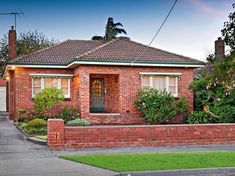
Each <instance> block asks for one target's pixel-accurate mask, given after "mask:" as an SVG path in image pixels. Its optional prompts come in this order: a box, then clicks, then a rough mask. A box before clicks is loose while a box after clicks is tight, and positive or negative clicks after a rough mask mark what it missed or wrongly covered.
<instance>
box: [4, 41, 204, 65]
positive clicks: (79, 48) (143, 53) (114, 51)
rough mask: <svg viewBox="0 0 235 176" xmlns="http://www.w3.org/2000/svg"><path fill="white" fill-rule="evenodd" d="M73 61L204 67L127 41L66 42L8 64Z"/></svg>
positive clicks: (196, 62)
mask: <svg viewBox="0 0 235 176" xmlns="http://www.w3.org/2000/svg"><path fill="white" fill-rule="evenodd" d="M73 61H97V62H99V61H102V62H105V61H107V62H133V61H134V62H135V63H138V62H139V63H142V62H145V63H166V64H167V63H178V64H203V62H201V61H198V60H195V59H192V58H189V57H185V56H181V55H178V54H174V53H170V52H167V51H164V50H160V49H156V48H153V47H148V46H146V45H143V44H140V43H137V42H134V41H131V40H127V39H116V40H113V41H111V42H109V43H105V44H103V43H101V42H99V41H84V40H67V41H65V42H62V43H60V44H58V45H55V46H53V47H49V48H46V49H44V50H40V51H38V52H35V53H32V54H29V55H25V56H22V57H19V58H16V59H14V60H12V61H10V62H9V63H10V64H42V65H43V64H53V65H68V64H69V63H71V62H73Z"/></svg>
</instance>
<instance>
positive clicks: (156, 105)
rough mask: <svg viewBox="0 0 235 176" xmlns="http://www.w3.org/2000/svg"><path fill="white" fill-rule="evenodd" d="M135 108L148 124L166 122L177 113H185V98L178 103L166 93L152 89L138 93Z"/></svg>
mask: <svg viewBox="0 0 235 176" xmlns="http://www.w3.org/2000/svg"><path fill="white" fill-rule="evenodd" d="M178 103H179V107H180V108H179V109H178ZM135 106H136V108H137V109H138V110H140V111H141V112H142V113H143V118H144V119H145V120H146V121H147V123H149V124H160V123H164V122H167V121H169V120H170V119H171V118H172V117H174V116H175V115H176V114H177V113H178V112H185V111H187V101H186V99H185V98H180V101H179V102H177V101H176V100H175V98H174V97H173V96H172V95H171V94H169V93H167V92H166V91H163V92H160V91H158V90H156V89H152V88H150V89H143V90H141V91H140V92H139V93H138V95H137V100H136V101H135Z"/></svg>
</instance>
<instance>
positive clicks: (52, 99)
mask: <svg viewBox="0 0 235 176" xmlns="http://www.w3.org/2000/svg"><path fill="white" fill-rule="evenodd" d="M63 100H64V94H63V91H62V90H60V89H57V88H55V87H50V88H45V89H43V90H42V91H41V92H39V93H38V94H37V95H36V96H35V97H34V108H35V114H36V116H39V117H44V115H45V114H44V113H46V112H47V111H49V110H51V109H53V108H54V107H55V106H56V105H57V104H59V103H61V102H62V101H63Z"/></svg>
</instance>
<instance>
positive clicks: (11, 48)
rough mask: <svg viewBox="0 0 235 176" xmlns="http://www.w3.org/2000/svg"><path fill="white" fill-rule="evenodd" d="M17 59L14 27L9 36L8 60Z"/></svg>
mask: <svg viewBox="0 0 235 176" xmlns="http://www.w3.org/2000/svg"><path fill="white" fill-rule="evenodd" d="M14 58H16V31H15V29H14V26H11V29H10V30H9V34H8V59H9V60H11V59H14Z"/></svg>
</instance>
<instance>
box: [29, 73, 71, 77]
mask: <svg viewBox="0 0 235 176" xmlns="http://www.w3.org/2000/svg"><path fill="white" fill-rule="evenodd" d="M29 76H49V77H50V76H51V77H57V76H58V77H60V76H61V77H72V76H73V75H72V74H40V73H38V74H37V73H34V74H29Z"/></svg>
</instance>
